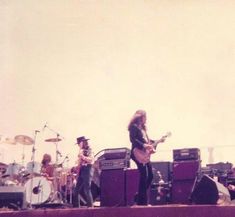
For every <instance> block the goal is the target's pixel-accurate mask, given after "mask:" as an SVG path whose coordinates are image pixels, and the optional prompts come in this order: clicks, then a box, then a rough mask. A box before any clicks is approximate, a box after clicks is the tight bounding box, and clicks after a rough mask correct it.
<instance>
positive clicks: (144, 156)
mask: <svg viewBox="0 0 235 217" xmlns="http://www.w3.org/2000/svg"><path fill="white" fill-rule="evenodd" d="M169 136H171V132H168V133H167V134H166V135H164V136H162V138H161V139H160V140H156V141H154V142H153V143H151V145H152V149H143V150H141V149H138V148H134V149H133V154H134V156H135V158H136V160H137V161H138V162H139V163H142V164H146V163H148V162H150V157H151V154H153V153H155V152H156V147H157V145H158V144H159V143H161V142H164V141H165V139H166V138H167V137H169Z"/></svg>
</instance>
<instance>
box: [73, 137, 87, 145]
mask: <svg viewBox="0 0 235 217" xmlns="http://www.w3.org/2000/svg"><path fill="white" fill-rule="evenodd" d="M87 140H89V139H88V138H86V137H85V136H80V137H78V138H77V143H76V144H79V143H81V142H82V141H87Z"/></svg>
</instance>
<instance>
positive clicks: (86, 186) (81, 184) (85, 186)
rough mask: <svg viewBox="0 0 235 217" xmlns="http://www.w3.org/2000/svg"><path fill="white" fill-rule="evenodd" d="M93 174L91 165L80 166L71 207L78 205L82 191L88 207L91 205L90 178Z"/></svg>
mask: <svg viewBox="0 0 235 217" xmlns="http://www.w3.org/2000/svg"><path fill="white" fill-rule="evenodd" d="M92 176H93V168H92V165H87V166H82V167H81V169H80V173H79V176H78V178H77V183H76V186H75V189H74V192H73V207H80V199H81V198H80V197H81V195H80V194H81V192H82V191H83V193H84V196H85V198H84V199H85V200H86V203H87V206H88V207H92V206H93V197H92V194H91V179H92Z"/></svg>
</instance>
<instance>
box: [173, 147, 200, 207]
mask: <svg viewBox="0 0 235 217" xmlns="http://www.w3.org/2000/svg"><path fill="white" fill-rule="evenodd" d="M173 160H174V161H173V168H172V202H173V203H176V204H189V203H190V196H191V193H192V190H193V187H194V185H195V183H196V181H197V176H198V174H199V172H200V169H201V158H200V149H198V148H189V149H177V150H173Z"/></svg>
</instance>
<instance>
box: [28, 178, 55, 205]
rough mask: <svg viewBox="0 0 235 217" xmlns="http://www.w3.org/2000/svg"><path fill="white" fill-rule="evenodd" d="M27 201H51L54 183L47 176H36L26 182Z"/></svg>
mask: <svg viewBox="0 0 235 217" xmlns="http://www.w3.org/2000/svg"><path fill="white" fill-rule="evenodd" d="M25 191H26V198H25V199H26V202H28V203H30V204H32V205H38V204H41V203H45V202H47V201H50V197H51V195H52V184H51V182H49V181H48V180H47V179H46V178H45V177H34V178H31V179H29V180H28V181H27V182H26V183H25Z"/></svg>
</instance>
